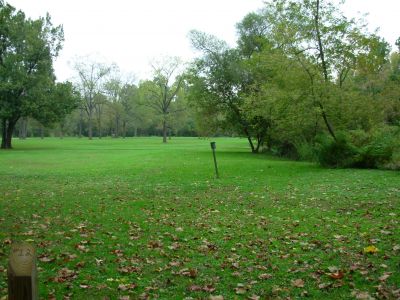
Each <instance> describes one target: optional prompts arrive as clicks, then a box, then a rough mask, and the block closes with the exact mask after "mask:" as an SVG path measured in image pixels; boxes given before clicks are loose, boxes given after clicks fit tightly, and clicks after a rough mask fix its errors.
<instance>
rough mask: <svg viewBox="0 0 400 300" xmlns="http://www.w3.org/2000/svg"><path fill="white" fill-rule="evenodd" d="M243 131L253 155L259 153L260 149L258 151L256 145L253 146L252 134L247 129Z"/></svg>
mask: <svg viewBox="0 0 400 300" xmlns="http://www.w3.org/2000/svg"><path fill="white" fill-rule="evenodd" d="M243 131H244V133H245V134H246V137H247V140H248V141H249V144H250V148H251V152H252V153H258V149H256V148H255V147H254V144H253V141H252V139H251V136H250V133H249V131H248V129H247V128H246V127H245V128H244V129H243Z"/></svg>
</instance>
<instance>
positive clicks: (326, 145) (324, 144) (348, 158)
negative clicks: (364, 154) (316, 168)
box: [316, 133, 359, 168]
mask: <svg viewBox="0 0 400 300" xmlns="http://www.w3.org/2000/svg"><path fill="white" fill-rule="evenodd" d="M316 150H317V157H318V161H319V163H320V164H321V165H322V166H323V167H330V168H346V167H352V166H353V165H354V164H355V162H356V160H357V156H358V154H359V152H358V149H357V148H356V147H355V146H354V145H352V144H351V143H350V142H349V140H348V138H347V136H346V135H345V134H343V133H341V134H338V135H337V137H336V140H334V139H333V138H331V137H329V136H326V135H320V136H319V137H318V139H317V148H316Z"/></svg>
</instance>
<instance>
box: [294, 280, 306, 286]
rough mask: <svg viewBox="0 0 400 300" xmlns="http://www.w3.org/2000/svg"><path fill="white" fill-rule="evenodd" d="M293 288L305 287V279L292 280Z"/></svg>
mask: <svg viewBox="0 0 400 300" xmlns="http://www.w3.org/2000/svg"><path fill="white" fill-rule="evenodd" d="M292 286H294V287H298V288H302V287H304V280H303V279H295V280H292Z"/></svg>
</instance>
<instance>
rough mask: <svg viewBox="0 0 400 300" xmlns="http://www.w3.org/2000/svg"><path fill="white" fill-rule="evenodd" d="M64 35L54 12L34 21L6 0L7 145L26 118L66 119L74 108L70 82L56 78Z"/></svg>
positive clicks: (3, 87)
mask: <svg viewBox="0 0 400 300" xmlns="http://www.w3.org/2000/svg"><path fill="white" fill-rule="evenodd" d="M63 39H64V34H63V30H62V27H61V26H58V27H54V26H53V25H52V23H51V20H50V16H48V15H47V16H46V17H45V18H39V19H37V20H31V19H28V18H26V17H25V14H24V13H23V12H21V11H17V10H16V9H15V8H14V7H12V6H10V5H8V4H5V3H4V2H3V1H0V121H1V128H2V142H1V148H3V149H9V148H12V143H11V141H12V135H13V132H14V128H15V126H16V124H17V122H18V120H19V119H20V118H24V117H28V116H29V117H33V118H35V119H37V120H39V121H40V122H41V123H43V124H50V123H53V122H56V121H58V120H60V119H62V118H63V117H64V116H65V115H66V114H67V113H69V112H70V111H71V110H72V109H73V108H74V107H75V102H76V99H77V98H76V95H75V94H74V91H73V87H72V85H71V84H70V83H55V76H54V72H53V58H55V57H56V56H57V55H58V52H59V50H60V49H61V46H62V42H63Z"/></svg>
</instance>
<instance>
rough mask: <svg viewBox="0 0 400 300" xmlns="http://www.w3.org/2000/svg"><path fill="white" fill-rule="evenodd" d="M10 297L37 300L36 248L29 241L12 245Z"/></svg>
mask: <svg viewBox="0 0 400 300" xmlns="http://www.w3.org/2000/svg"><path fill="white" fill-rule="evenodd" d="M7 275H8V299H9V300H37V299H38V293H37V292H38V289H37V271H36V253H35V248H34V247H33V246H32V245H30V244H28V243H16V244H13V245H12V246H11V253H10V258H9V262H8V270H7Z"/></svg>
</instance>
